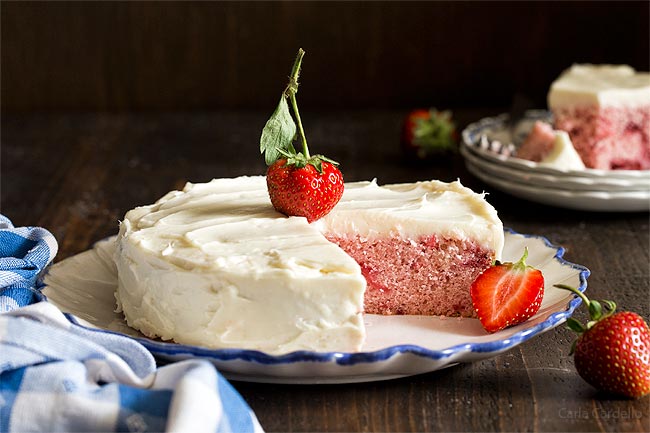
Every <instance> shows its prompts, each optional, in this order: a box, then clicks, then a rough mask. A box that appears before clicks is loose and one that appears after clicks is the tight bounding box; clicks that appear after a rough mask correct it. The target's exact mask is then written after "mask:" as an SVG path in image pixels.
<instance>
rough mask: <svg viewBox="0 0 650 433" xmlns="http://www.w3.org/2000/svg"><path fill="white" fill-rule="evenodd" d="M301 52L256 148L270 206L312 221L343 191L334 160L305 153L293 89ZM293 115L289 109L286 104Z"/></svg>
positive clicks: (339, 173)
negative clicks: (262, 164) (298, 148)
mask: <svg viewBox="0 0 650 433" xmlns="http://www.w3.org/2000/svg"><path fill="white" fill-rule="evenodd" d="M304 54H305V52H304V51H303V50H302V48H301V49H299V50H298V56H297V57H296V60H295V62H294V64H293V68H292V69H291V75H290V76H289V84H287V86H286V88H285V89H284V92H282V97H281V98H280V103H279V104H278V107H277V108H276V109H275V111H274V112H273V114H272V115H271V118H270V119H269V120H268V121H267V122H266V125H265V126H264V129H263V130H262V136H261V137H260V151H261V152H262V153H264V159H265V160H266V164H267V165H268V166H269V168H268V170H267V172H266V185H267V188H268V190H269V198H270V199H271V203H272V204H273V207H274V208H275V209H276V210H277V211H279V212H282V213H284V214H285V215H289V216H304V217H306V218H307V221H309V222H312V221H315V220H317V219H319V218H322V217H323V216H325V215H327V214H328V213H329V211H331V210H332V208H333V207H334V206H335V205H336V203H338V201H339V200H340V199H341V196H342V195H343V175H342V174H341V172H340V171H339V169H338V168H337V167H336V166H337V165H338V162H336V161H332V160H331V159H329V158H326V157H325V156H323V155H314V156H311V155H310V154H309V148H308V146H307V138H306V137H305V131H304V130H303V127H302V122H301V120H300V113H299V112H298V102H297V101H296V93H297V92H298V75H299V73H300V64H301V62H302V57H303V56H304ZM287 99H288V100H289V101H290V102H291V108H292V109H293V114H294V116H295V118H296V122H294V120H293V118H292V117H291V113H290V112H289V104H288V103H287ZM296 123H297V133H298V134H297V135H298V136H299V137H300V141H301V142H302V152H296V149H295V148H294V147H293V140H294V138H295V136H296Z"/></svg>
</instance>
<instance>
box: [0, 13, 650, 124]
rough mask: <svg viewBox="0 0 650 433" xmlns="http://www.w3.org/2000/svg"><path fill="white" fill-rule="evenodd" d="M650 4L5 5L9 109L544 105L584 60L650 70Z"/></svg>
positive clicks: (5, 89)
mask: <svg viewBox="0 0 650 433" xmlns="http://www.w3.org/2000/svg"><path fill="white" fill-rule="evenodd" d="M648 5H649V2H647V1H640V2H607V1H598V2H591V1H579V2H561V1H558V2H544V1H538V2H529V1H522V2H491V1H485V2H472V1H469V2H461V1H458V2H444V1H440V2H290V1H284V2H189V1H188V2H144V1H135V2H31V1H30V2H3V3H2V35H1V36H2V38H1V39H2V47H1V48H2V51H1V52H2V100H1V102H2V104H1V105H2V111H3V113H7V112H25V111H27V112H32V111H53V110H83V111H88V110H102V111H124V110H214V109H233V108H242V109H249V108H252V109H257V108H269V107H271V106H272V105H273V104H274V103H275V101H276V100H277V99H278V97H279V96H278V95H279V93H280V91H281V90H282V88H283V85H284V81H285V77H286V76H287V75H288V73H289V70H290V67H291V63H292V61H293V58H294V56H295V53H296V51H297V49H298V47H303V48H304V49H305V50H306V52H307V54H306V57H305V61H304V64H303V86H302V87H301V90H300V96H299V98H300V102H301V105H302V106H304V107H306V108H408V107H411V106H415V105H422V106H438V107H445V108H454V107H495V106H498V107H505V106H508V105H509V104H510V102H511V100H512V97H513V95H514V94H515V93H520V94H523V95H526V96H527V97H528V98H530V99H531V100H532V102H533V103H534V104H535V105H537V106H539V107H543V106H545V103H546V100H545V96H546V92H547V89H548V85H549V84H550V82H551V81H552V80H553V78H555V77H556V76H557V75H558V74H559V73H560V72H561V71H562V70H563V69H564V68H566V67H568V66H569V65H571V64H572V63H574V62H593V63H627V64H630V65H632V66H634V67H635V68H637V69H640V70H648V69H649V63H650V60H649V52H650V51H649V50H650V49H649V44H648V41H649V39H650V37H649V24H648V23H649V6H648Z"/></svg>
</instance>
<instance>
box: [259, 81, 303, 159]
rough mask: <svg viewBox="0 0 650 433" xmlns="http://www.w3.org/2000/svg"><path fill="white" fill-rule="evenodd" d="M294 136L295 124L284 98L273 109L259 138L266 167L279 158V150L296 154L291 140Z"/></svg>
mask: <svg viewBox="0 0 650 433" xmlns="http://www.w3.org/2000/svg"><path fill="white" fill-rule="evenodd" d="M295 136H296V124H295V122H294V121H293V118H292V117H291V113H290V112H289V105H288V104H287V100H286V98H285V96H284V94H283V95H282V97H281V98H280V103H279V104H278V107H277V108H276V109H275V111H274V112H273V114H272V115H271V118H270V119H269V120H268V121H267V122H266V125H264V129H263V130H262V136H261V137H260V153H263V154H264V161H265V162H266V165H271V164H273V163H274V162H275V161H277V159H278V158H279V157H280V152H279V150H285V151H288V152H290V153H294V154H295V153H296V151H295V149H294V147H293V144H292V142H293V139H294V138H295Z"/></svg>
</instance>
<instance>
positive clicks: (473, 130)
mask: <svg viewBox="0 0 650 433" xmlns="http://www.w3.org/2000/svg"><path fill="white" fill-rule="evenodd" d="M509 117H510V116H509V114H508V113H501V114H499V115H497V116H490V117H484V118H482V119H479V120H477V121H476V122H472V123H470V124H468V125H467V126H466V127H465V128H464V129H463V130H462V132H461V137H462V143H461V144H462V145H465V146H466V147H467V148H469V149H471V150H472V151H474V152H476V153H478V154H480V155H482V156H485V157H487V158H490V159H492V160H495V161H501V162H508V163H510V164H512V165H513V166H515V167H516V168H518V169H520V170H521V169H523V168H525V169H533V170H537V171H540V172H545V173H551V174H555V175H562V176H564V175H570V176H578V177H579V176H583V177H584V176H586V177H609V176H613V177H616V178H621V179H630V180H633V179H639V178H645V177H650V170H602V169H594V168H585V169H584V170H567V169H560V168H555V167H549V166H546V165H543V164H538V163H536V162H534V161H529V160H526V159H522V158H517V157H516V156H510V157H508V156H505V155H499V154H498V153H495V152H490V151H488V150H485V149H482V148H480V147H478V146H477V144H478V142H479V141H480V139H481V131H483V130H485V129H486V128H489V127H495V126H503V125H504V124H505V123H506V122H507V121H508V119H509ZM523 119H525V120H529V121H534V120H545V121H548V120H550V119H552V113H551V112H550V111H548V110H543V109H534V110H527V111H526V112H525V114H524V117H523ZM504 144H506V143H504Z"/></svg>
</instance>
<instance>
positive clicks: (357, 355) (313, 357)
mask: <svg viewBox="0 0 650 433" xmlns="http://www.w3.org/2000/svg"><path fill="white" fill-rule="evenodd" d="M504 231H505V232H508V233H510V234H513V235H519V236H524V237H525V238H536V239H540V240H541V241H542V242H543V243H544V244H545V245H546V246H547V247H548V248H550V249H554V250H555V255H554V256H553V258H554V259H556V260H557V261H558V262H560V264H562V265H566V266H569V267H571V268H573V269H575V270H576V271H579V280H580V285H579V287H578V290H580V291H581V292H584V291H585V290H586V288H587V278H588V277H589V275H590V274H591V271H590V270H589V269H588V268H587V267H585V266H583V265H578V264H575V263H572V262H569V261H567V260H565V259H564V257H563V256H564V253H565V251H566V250H565V249H564V247H562V246H558V245H555V244H553V243H552V242H550V241H549V240H548V239H547V238H546V237H545V236H542V235H532V234H522V233H518V232H516V231H515V230H513V229H511V228H507V227H504ZM38 297H39V300H41V301H47V297H46V296H45V294H43V293H41V292H39V296H38ZM581 302H582V301H581V300H580V298H579V297H577V296H575V297H574V298H572V299H571V300H570V301H569V302H568V305H567V307H566V308H565V309H564V310H562V311H557V312H554V313H551V314H550V315H549V316H548V317H547V318H546V319H545V320H544V321H543V322H540V323H538V324H537V325H535V326H532V327H530V328H525V329H522V330H521V331H518V332H516V333H515V334H513V335H511V336H509V337H507V338H504V339H500V340H493V341H487V342H475V343H462V344H457V345H454V346H451V347H448V348H445V349H440V350H433V349H427V348H424V347H422V346H418V345H414V344H403V345H394V346H390V347H386V348H383V349H379V350H375V351H369V352H313V351H295V352H290V353H287V354H282V355H271V354H268V353H265V352H261V351H258V350H248V349H209V348H203V347H199V346H190V345H184V344H178V343H166V342H158V341H153V340H150V339H147V338H141V337H135V336H131V335H126V334H123V333H120V332H116V331H110V330H107V329H100V328H95V327H90V326H86V325H83V324H82V323H80V322H79V321H78V320H77V318H76V317H75V316H74V315H72V314H70V313H64V315H65V317H66V318H67V319H68V321H70V323H72V324H73V325H75V326H79V327H81V328H84V329H87V330H90V331H94V332H103V333H110V334H116V335H123V336H127V337H128V338H132V339H134V340H136V341H138V342H139V343H141V344H142V345H143V346H144V347H146V348H147V349H148V350H149V351H150V352H151V353H152V354H153V355H154V356H162V357H173V356H178V355H183V354H190V355H193V356H198V357H202V358H207V359H212V360H215V361H222V362H226V361H237V360H241V361H245V362H255V363H258V364H263V365H270V366H273V365H286V364H295V363H304V362H318V363H329V362H335V363H336V364H338V365H342V366H352V365H356V364H362V363H374V362H381V361H386V360H388V359H390V358H392V357H393V356H396V355H402V354H412V355H416V356H419V357H423V358H428V359H431V360H444V359H446V358H450V357H452V356H454V355H457V354H461V353H492V352H494V353H499V352H503V351H505V350H508V349H510V348H512V347H514V346H517V345H519V344H521V343H523V342H524V341H527V340H528V339H530V338H531V337H533V336H535V335H537V334H539V333H541V332H543V331H546V330H548V329H550V328H553V327H555V326H557V325H559V324H561V323H562V322H563V321H565V320H566V319H567V318H568V317H570V316H571V314H573V311H574V310H575V309H576V308H577V307H578V306H579V305H580V304H581Z"/></svg>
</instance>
